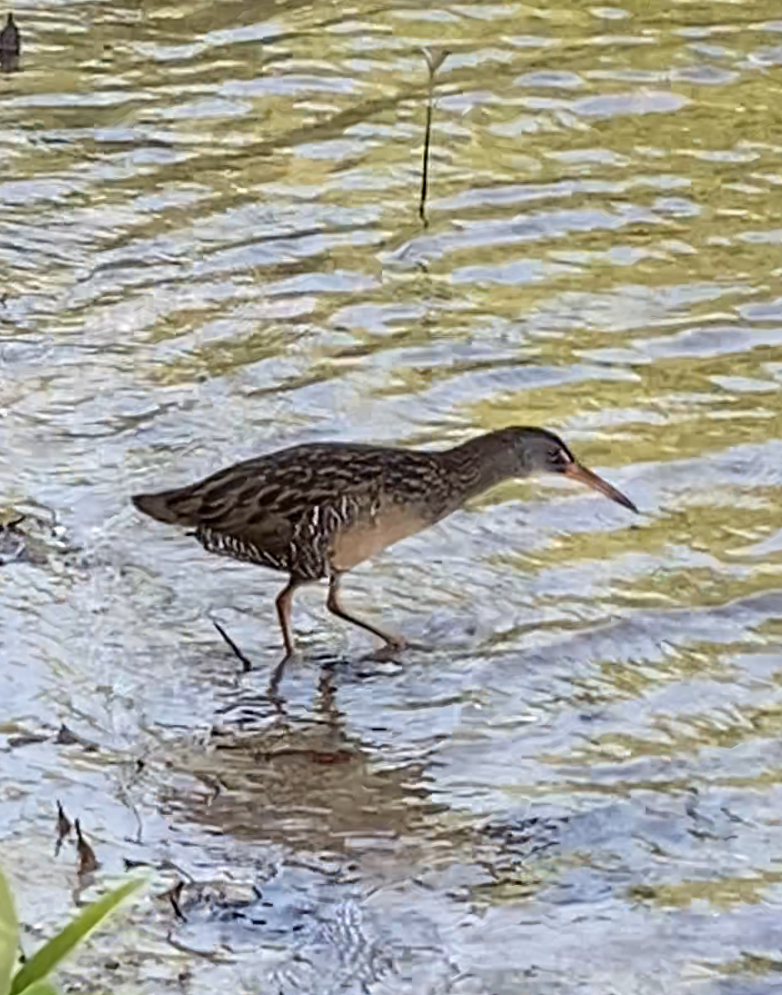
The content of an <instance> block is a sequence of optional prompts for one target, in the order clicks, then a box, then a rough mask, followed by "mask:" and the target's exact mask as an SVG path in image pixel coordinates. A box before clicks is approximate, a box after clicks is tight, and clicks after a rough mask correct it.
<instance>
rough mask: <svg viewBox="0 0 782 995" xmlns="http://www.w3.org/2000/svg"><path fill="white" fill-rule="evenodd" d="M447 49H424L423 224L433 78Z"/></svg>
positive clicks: (419, 206)
mask: <svg viewBox="0 0 782 995" xmlns="http://www.w3.org/2000/svg"><path fill="white" fill-rule="evenodd" d="M449 54H450V53H449V52H448V49H445V48H440V49H432V50H431V51H430V50H429V49H424V58H425V59H426V65H427V68H428V70H429V87H428V93H427V100H426V130H425V131H424V155H423V161H422V163H421V199H420V201H419V203H418V215H419V217H420V218H421V221H422V222H423V224H424V227H426V225H428V224H429V222H428V221H427V218H426V194H427V191H428V188H429V146H430V145H431V141H432V107H433V104H434V78H435V74H436V73H437V70H438V69H439V68H440V66H441V65H442V64H443V63H444V62H445V60H446V59H447V58H448V55H449Z"/></svg>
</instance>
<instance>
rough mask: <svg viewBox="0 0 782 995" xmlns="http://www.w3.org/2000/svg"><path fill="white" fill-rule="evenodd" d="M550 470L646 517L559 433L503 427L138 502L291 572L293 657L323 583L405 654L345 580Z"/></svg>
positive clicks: (237, 470) (349, 454)
mask: <svg viewBox="0 0 782 995" xmlns="http://www.w3.org/2000/svg"><path fill="white" fill-rule="evenodd" d="M540 470H551V471H553V472H562V473H565V474H566V475H569V476H571V477H573V478H574V479H579V480H581V481H582V482H584V483H587V484H589V485H590V486H592V487H596V488H597V489H598V490H601V491H602V492H603V493H605V494H607V495H608V496H609V497H611V498H612V499H613V500H615V501H618V502H619V503H620V504H623V505H624V506H625V507H628V508H631V509H632V510H635V507H634V505H633V504H632V503H631V502H630V501H629V500H628V499H627V498H626V497H624V495H622V494H620V493H619V492H618V491H616V490H614V488H612V487H611V486H610V485H609V484H606V483H605V481H602V480H601V479H600V478H599V477H597V476H596V475H595V474H592V473H591V471H588V470H586V469H585V468H584V467H581V465H580V464H579V463H577V461H576V460H575V459H574V457H573V455H572V454H571V453H570V451H569V450H568V448H567V447H566V446H565V444H564V443H563V442H562V441H561V440H560V439H558V438H557V436H555V435H554V434H553V433H551V432H547V431H545V430H544V429H536V428H508V429H502V430H501V431H499V432H491V433H488V434H487V435H482V436H479V437H478V438H476V439H472V440H471V441H469V442H467V443H464V444H463V445H461V446H456V447H454V448H452V449H446V450H441V451H431V450H428V451H427V450H424V451H420V450H411V449H396V448H389V447H382V446H371V445H358V444H349V443H313V444H311V445H301V446H294V447H292V448H290V449H283V450H280V451H278V452H275V453H271V454H270V455H267V456H260V457H256V458H254V459H250V460H245V461H244V462H242V463H237V464H236V465H235V466H231V467H228V468H227V469H225V470H220V471H219V472H218V473H215V474H212V475H211V476H209V477H207V478H206V479H204V480H201V481H199V482H198V483H195V484H192V485H190V486H187V487H181V488H178V489H176V490H170V491H164V492H162V493H158V494H139V495H136V496H134V497H133V503H134V504H135V505H136V507H137V508H139V509H140V510H141V511H143V512H145V513H146V514H147V515H150V516H151V517H152V518H156V519H158V521H161V522H167V523H169V524H172V525H181V526H185V527H189V528H191V529H193V530H194V535H195V537H196V539H198V541H199V542H200V543H201V545H202V546H203V547H204V549H206V550H207V551H209V552H212V553H217V554H218V555H223V556H230V557H232V558H233V559H237V560H243V561H246V562H249V563H256V564H258V565H260V566H264V567H269V568H271V569H273V570H280V571H283V572H285V573H287V574H288V575H289V578H290V579H289V583H288V586H287V587H286V588H285V589H284V590H283V592H282V593H281V594H280V596H279V597H278V599H277V610H278V614H279V619H280V626H281V629H282V633H283V639H284V641H285V648H286V651H287V653H288V654H291V653H292V652H293V640H292V637H291V633H290V601H291V596H292V594H293V591H294V590H295V589H296V588H297V587H298V586H300V585H301V584H303V583H308V582H310V581H315V580H319V579H321V578H324V577H327V578H329V596H328V600H327V607H328V608H329V610H330V611H332V612H333V613H334V614H336V615H339V616H341V617H343V618H346V619H347V620H349V621H351V622H354V623H355V624H357V625H359V626H361V627H363V628H365V629H368V630H369V631H370V632H373V633H375V634H376V635H378V636H380V638H381V639H383V640H385V642H386V643H388V644H389V645H391V646H394V647H398V646H401V645H403V641H402V640H400V639H398V638H397V637H395V636H391V635H389V634H387V633H385V632H382V631H381V630H380V629H377V628H375V627H374V626H372V625H370V624H369V623H367V622H363V621H361V620H359V619H356V618H354V617H353V616H351V615H349V614H348V613H347V612H346V611H345V610H344V609H343V608H342V605H341V603H340V600H339V578H340V576H341V575H342V574H343V573H345V572H347V571H348V570H351V569H352V568H353V567H354V566H356V565H357V564H359V563H361V562H362V561H363V560H366V559H368V558H369V557H371V556H373V555H375V554H376V553H378V552H380V551H381V550H382V549H384V548H385V547H387V546H389V545H391V544H392V543H394V542H398V541H399V540H400V539H403V538H405V537H407V536H410V535H413V534H414V533H416V532H419V531H421V530H422V529H424V528H427V527H428V526H430V525H433V524H434V523H435V522H438V521H441V520H442V519H443V518H445V517H446V516H447V515H450V514H451V513H452V512H454V511H456V510H457V509H458V508H460V507H461V506H462V505H463V504H464V502H465V501H466V500H468V499H469V498H470V497H473V496H475V495H477V494H480V493H482V492H483V491H485V490H488V488H490V487H492V486H493V485H494V484H497V483H499V482H500V481H501V480H505V479H507V478H508V477H512V476H527V475H529V474H531V473H534V472H537V471H540Z"/></svg>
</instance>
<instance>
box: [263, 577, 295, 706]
mask: <svg viewBox="0 0 782 995" xmlns="http://www.w3.org/2000/svg"><path fill="white" fill-rule="evenodd" d="M303 583H304V581H302V580H299V579H298V578H296V577H291V578H290V580H289V581H288V583H287V584H286V585H285V587H284V588H283V589H282V590H281V591H280V593H279V594H278V595H277V601H276V602H275V604H276V605H277V618H278V620H279V623H280V631H281V632H282V641H283V643H284V644H285V656H284V657H283V658H282V660H280V662H279V663H278V664H277V666H276V667H275V668H274V670H273V672H272V676H271V680H270V681H269V689H268V690H269V697H270V698H272V699H275V698H276V697H277V688H278V686H279V683H280V681H281V680H282V674H283V671H284V670H285V664H286V663H287V662H288V661H289V660H290V659H291V657H295V656H296V647H295V646H294V643H293V633H292V632H291V605H292V603H293V595H294V592H295V591H296V589H297V588H298V587H301V585H302V584H303Z"/></svg>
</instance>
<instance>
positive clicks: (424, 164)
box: [418, 76, 434, 227]
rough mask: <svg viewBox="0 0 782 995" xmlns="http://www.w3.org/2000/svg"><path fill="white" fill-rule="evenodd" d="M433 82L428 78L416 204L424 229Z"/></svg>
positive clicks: (425, 222) (426, 223)
mask: <svg viewBox="0 0 782 995" xmlns="http://www.w3.org/2000/svg"><path fill="white" fill-rule="evenodd" d="M432 83H433V81H432V78H431V76H430V78H429V99H428V101H427V104H426V131H425V132H424V158H423V162H422V163H421V200H420V202H419V204H418V215H419V217H420V218H421V221H422V222H423V224H424V227H426V226H427V225H428V224H429V222H428V221H427V218H426V192H427V189H428V186H429V145H430V142H431V138H432V97H433V95H434V86H433V85H432Z"/></svg>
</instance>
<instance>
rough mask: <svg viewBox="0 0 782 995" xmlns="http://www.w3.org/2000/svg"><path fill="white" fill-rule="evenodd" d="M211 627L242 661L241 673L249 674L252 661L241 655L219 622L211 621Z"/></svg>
mask: <svg viewBox="0 0 782 995" xmlns="http://www.w3.org/2000/svg"><path fill="white" fill-rule="evenodd" d="M212 625H213V626H214V627H215V629H217V631H218V632H219V633H220V635H221V636H222V637H223V639H224V640H225V641H226V642H227V643H228V645H229V646H230V647H231V649H232V650H233V651H234V653H235V654H236V655H237V656H238V657H239V659H240V660H241V661H242V671H243V673H245V674H247V673H249V671H251V670H252V669H253V665H252V660H249V659H248V658H247V657H246V656H245V655H244V653H242V651H241V650H240V649H239V647H238V646H237V645H236V643H235V642H234V641H233V639H231V637H230V636H229V635H228V633H227V632H226V631H225V629H224V628H223V627H222V625H220V623H219V622H215V620H214V619H212Z"/></svg>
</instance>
